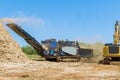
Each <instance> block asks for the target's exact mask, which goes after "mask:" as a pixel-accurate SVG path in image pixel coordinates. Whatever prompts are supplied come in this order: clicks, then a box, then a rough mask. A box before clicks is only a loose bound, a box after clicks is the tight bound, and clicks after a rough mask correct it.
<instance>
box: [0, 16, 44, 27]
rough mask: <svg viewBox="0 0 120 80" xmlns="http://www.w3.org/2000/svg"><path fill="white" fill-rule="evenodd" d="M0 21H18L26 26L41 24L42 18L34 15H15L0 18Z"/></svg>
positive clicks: (42, 22)
mask: <svg viewBox="0 0 120 80" xmlns="http://www.w3.org/2000/svg"><path fill="white" fill-rule="evenodd" d="M0 22H2V23H20V24H25V25H28V26H42V25H44V20H43V19H41V18H39V17H35V16H17V17H5V18H2V19H0Z"/></svg>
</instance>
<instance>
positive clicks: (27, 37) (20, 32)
mask: <svg viewBox="0 0 120 80" xmlns="http://www.w3.org/2000/svg"><path fill="white" fill-rule="evenodd" d="M7 26H8V27H9V28H11V29H12V30H13V31H14V32H16V33H17V34H18V35H20V36H21V37H22V38H24V39H25V41H26V42H27V43H28V44H30V45H31V46H32V47H33V48H34V49H35V50H36V51H37V53H38V54H39V55H41V56H42V57H44V54H43V51H44V49H43V48H42V45H41V44H40V43H39V42H38V41H37V40H36V39H34V38H33V37H32V36H31V35H29V34H28V33H27V32H26V31H24V30H23V29H22V28H21V27H20V26H18V25H17V24H14V23H9V24H7Z"/></svg>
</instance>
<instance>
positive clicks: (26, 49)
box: [22, 45, 37, 55]
mask: <svg viewBox="0 0 120 80" xmlns="http://www.w3.org/2000/svg"><path fill="white" fill-rule="evenodd" d="M22 51H23V52H24V53H26V54H29V55H33V54H37V52H36V51H35V49H33V48H32V47H31V46H30V45H26V46H23V47H22Z"/></svg>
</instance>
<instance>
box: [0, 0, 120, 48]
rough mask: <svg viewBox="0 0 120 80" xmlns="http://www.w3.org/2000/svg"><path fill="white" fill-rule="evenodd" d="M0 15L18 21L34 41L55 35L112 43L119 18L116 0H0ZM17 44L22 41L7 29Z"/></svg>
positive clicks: (119, 9) (119, 6)
mask: <svg viewBox="0 0 120 80" xmlns="http://www.w3.org/2000/svg"><path fill="white" fill-rule="evenodd" d="M0 10H1V11H0V18H1V19H2V18H15V19H16V18H17V19H19V18H20V19H21V18H22V19H25V20H26V19H27V20H28V19H29V20H28V21H25V22H19V23H17V24H18V25H21V27H22V28H24V29H25V30H26V31H27V32H28V33H30V34H31V35H32V36H33V37H34V38H36V39H37V40H38V41H41V40H45V39H49V38H56V39H64V40H65V39H69V40H78V41H81V42H88V43H94V42H96V41H101V42H104V43H106V42H108V43H110V42H113V32H114V25H115V21H116V20H118V21H120V0H0ZM7 29H8V30H9V32H10V33H11V35H12V36H13V38H14V39H15V40H16V41H17V42H18V43H19V44H20V45H21V46H23V45H26V43H25V41H24V40H23V39H22V38H21V37H19V36H18V35H17V34H16V33H14V32H13V31H12V30H10V29H9V28H7Z"/></svg>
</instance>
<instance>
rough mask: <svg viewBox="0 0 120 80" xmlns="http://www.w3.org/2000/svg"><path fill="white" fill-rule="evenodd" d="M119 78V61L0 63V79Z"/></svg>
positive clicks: (114, 79) (69, 79)
mask: <svg viewBox="0 0 120 80" xmlns="http://www.w3.org/2000/svg"><path fill="white" fill-rule="evenodd" d="M88 79H89V80H120V63H119V62H118V63H112V64H111V65H102V64H96V63H83V62H59V63H58V62H49V61H30V62H26V63H0V80H88Z"/></svg>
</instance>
